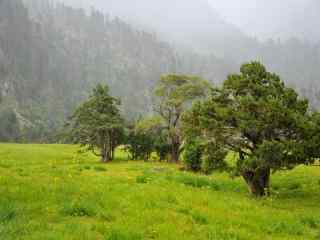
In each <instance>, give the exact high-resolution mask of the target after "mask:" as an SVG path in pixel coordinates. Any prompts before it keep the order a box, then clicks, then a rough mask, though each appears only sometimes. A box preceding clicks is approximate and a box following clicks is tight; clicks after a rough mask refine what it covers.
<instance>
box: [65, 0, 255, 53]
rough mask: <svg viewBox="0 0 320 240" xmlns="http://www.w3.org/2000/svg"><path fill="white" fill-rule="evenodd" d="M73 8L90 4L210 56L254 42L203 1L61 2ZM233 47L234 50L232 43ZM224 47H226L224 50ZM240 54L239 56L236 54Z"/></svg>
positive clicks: (241, 47)
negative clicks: (209, 53)
mask: <svg viewBox="0 0 320 240" xmlns="http://www.w3.org/2000/svg"><path fill="white" fill-rule="evenodd" d="M64 2H67V3H69V4H71V5H73V6H79V7H80V6H84V5H86V6H87V8H88V7H89V6H90V5H91V6H94V7H95V8H98V9H103V10H104V11H105V12H107V13H110V14H111V15H114V16H119V17H121V18H123V19H125V20H127V21H129V22H132V23H135V24H136V25H139V26H142V27H143V28H144V29H148V30H149V31H154V32H156V33H157V34H158V35H159V36H160V37H162V38H163V39H164V40H166V41H169V42H172V43H174V44H175V46H176V47H178V48H187V49H193V50H195V51H198V52H201V53H207V52H208V49H209V52H212V53H214V54H215V55H218V56H220V57H229V58H233V57H234V56H235V54H234V53H235V52H241V53H242V54H244V51H242V49H243V48H247V47H248V44H253V43H254V41H253V40H252V39H250V38H248V37H247V36H246V35H245V34H243V33H242V32H241V31H240V30H239V29H237V28H236V27H235V26H233V25H231V24H228V23H227V22H225V21H224V20H223V19H222V18H221V17H220V16H219V14H218V13H217V12H216V11H215V10H214V9H213V8H212V7H211V5H209V3H208V2H207V1H206V0H162V1H150V0H92V1H90V3H88V2H87V3H86V4H85V2H84V1H83V2H79V1H78V0H76V1H75V0H67V1H64ZM235 42H236V43H237V47H236V48H234V47H233V45H234V43H235ZM225 46H228V47H227V48H226V47H225ZM239 54H240V53H239Z"/></svg>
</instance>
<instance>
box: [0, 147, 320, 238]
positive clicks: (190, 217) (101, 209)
mask: <svg viewBox="0 0 320 240" xmlns="http://www.w3.org/2000/svg"><path fill="white" fill-rule="evenodd" d="M77 150H78V148H77V146H70V145H19V144H0V239H1V240H10V239H28V240H29V239H30V240H31V239H41V240H43V239H45V240H47V239H48V240H51V239H52V240H53V239H63V240H65V239H74V240H82V239H94V240H96V239H103V240H104V239H105V240H140V239H163V240H169V239H172V240H177V239H184V240H189V239H190V240H191V239H192V240H193V239H199V240H200V239H201V240H203V239H217V240H238V239H239V240H240V239H243V240H248V239H250V240H254V239H256V240H261V239H273V240H276V239H288V240H289V239H290V240H293V239H306V240H312V239H320V167H302V166H301V167H298V168H296V169H295V170H293V171H290V172H279V173H277V174H275V175H274V176H273V177H272V187H273V189H272V196H271V197H270V198H265V199H260V200H258V199H254V198H252V197H251V196H250V195H249V194H248V192H247V189H246V186H245V184H244V182H243V181H242V179H240V178H236V179H231V178H229V176H228V175H227V174H223V173H215V174H213V175H211V176H208V177H206V176H200V175H195V174H191V173H186V172H182V171H180V170H179V166H176V165H170V164H162V163H144V162H130V161H127V160H126V154H125V153H123V152H118V153H117V161H115V162H114V163H111V164H101V163H99V159H97V158H96V157H94V156H92V155H91V154H89V153H88V154H79V153H77Z"/></svg>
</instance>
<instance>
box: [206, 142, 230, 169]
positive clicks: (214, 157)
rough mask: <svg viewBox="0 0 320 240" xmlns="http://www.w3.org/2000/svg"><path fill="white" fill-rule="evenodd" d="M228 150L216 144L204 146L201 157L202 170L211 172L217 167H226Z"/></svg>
mask: <svg viewBox="0 0 320 240" xmlns="http://www.w3.org/2000/svg"><path fill="white" fill-rule="evenodd" d="M227 154H228V152H227V151H225V150H224V149H223V148H220V147H219V146H217V145H215V144H209V145H207V146H206V147H205V148H204V152H203V154H202V159H201V171H202V172H203V173H205V174H210V173H212V171H214V170H217V169H226V168H227V163H226V161H225V158H226V156H227Z"/></svg>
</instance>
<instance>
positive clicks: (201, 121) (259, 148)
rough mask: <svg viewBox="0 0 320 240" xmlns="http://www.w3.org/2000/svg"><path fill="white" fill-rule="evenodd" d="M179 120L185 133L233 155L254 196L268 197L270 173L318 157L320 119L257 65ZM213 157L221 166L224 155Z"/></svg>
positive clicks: (247, 67) (233, 77) (231, 78)
mask: <svg viewBox="0 0 320 240" xmlns="http://www.w3.org/2000/svg"><path fill="white" fill-rule="evenodd" d="M183 119H184V127H185V131H184V132H185V134H186V135H188V136H191V137H192V136H201V137H202V138H203V139H204V140H205V141H207V142H208V143H210V144H214V146H218V148H216V149H220V150H219V151H222V152H223V151H233V152H235V153H237V155H238V156H239V157H238V159H237V164H236V165H237V167H236V169H235V171H236V173H237V174H238V175H241V176H242V177H243V178H244V180H245V182H246V183H247V185H248V186H249V189H250V191H251V193H252V194H253V195H255V196H263V195H265V194H266V190H267V189H269V182H270V173H271V172H272V171H277V170H282V169H284V170H286V169H292V168H293V167H294V166H296V165H298V164H307V163H312V162H314V160H315V159H316V157H319V150H317V149H319V141H318V142H316V143H315V142H314V140H319V133H317V137H314V138H316V139H312V135H314V134H316V132H317V127H316V126H318V125H317V124H316V123H315V120H314V119H318V118H317V117H316V116H314V117H311V116H309V113H308V102H307V101H305V100H300V99H299V97H298V94H297V93H296V92H295V91H294V90H293V89H291V88H287V87H285V85H284V83H283V82H282V81H281V80H280V78H279V77H278V76H277V75H275V74H273V73H269V72H267V71H266V69H265V67H264V66H263V65H261V64H260V63H258V62H253V63H250V64H244V65H243V66H242V67H241V72H240V74H234V75H230V76H229V77H228V79H227V80H226V81H225V82H224V84H223V87H222V88H219V89H213V90H212V94H211V97H210V99H209V100H208V101H206V102H204V103H198V104H195V105H194V107H193V109H192V110H191V111H189V112H188V113H187V114H186V115H185V116H184V118H183ZM318 129H319V127H318ZM216 156H220V158H219V157H217V158H216V159H215V161H217V162H220V164H221V163H222V162H223V160H224V157H225V154H216ZM220 164H218V165H220ZM222 165H223V164H222Z"/></svg>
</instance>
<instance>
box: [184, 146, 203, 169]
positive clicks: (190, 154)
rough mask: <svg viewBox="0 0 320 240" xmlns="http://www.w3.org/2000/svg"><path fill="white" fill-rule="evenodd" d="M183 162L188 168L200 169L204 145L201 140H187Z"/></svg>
mask: <svg viewBox="0 0 320 240" xmlns="http://www.w3.org/2000/svg"><path fill="white" fill-rule="evenodd" d="M182 157H183V162H184V165H185V167H186V169H187V170H191V171H200V170H201V157H202V146H201V143H200V141H197V140H189V141H187V142H186V144H185V146H184V151H183V156H182Z"/></svg>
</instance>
